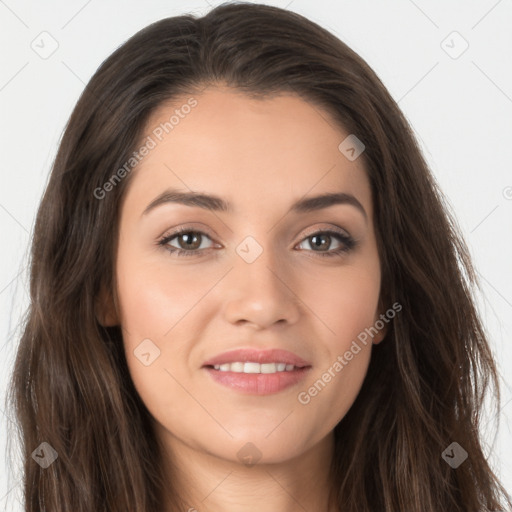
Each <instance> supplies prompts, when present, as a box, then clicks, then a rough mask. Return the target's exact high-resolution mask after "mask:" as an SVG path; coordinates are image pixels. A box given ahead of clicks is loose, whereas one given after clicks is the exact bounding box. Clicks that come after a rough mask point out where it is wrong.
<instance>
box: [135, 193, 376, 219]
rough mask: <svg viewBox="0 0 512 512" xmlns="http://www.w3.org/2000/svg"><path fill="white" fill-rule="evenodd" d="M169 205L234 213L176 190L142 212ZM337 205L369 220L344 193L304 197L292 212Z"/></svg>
mask: <svg viewBox="0 0 512 512" xmlns="http://www.w3.org/2000/svg"><path fill="white" fill-rule="evenodd" d="M167 203H178V204H183V205H185V206H192V207H197V208H203V209H205V210H209V211H213V212H225V213H231V212H233V207H232V205H231V204H230V203H229V202H227V201H225V200H224V199H222V198H221V197H218V196H214V195H209V194H203V193H201V192H180V191H179V190H176V189H167V190H165V191H164V192H162V193H161V194H160V195H159V196H157V197H156V198H155V199H153V201H151V203H149V205H148V206H147V207H146V209H145V210H144V211H143V212H142V216H144V215H147V214H148V213H149V212H150V211H151V210H153V209H155V208H156V207H157V206H161V205H163V204H167ZM337 204H348V205H351V206H354V207H355V208H357V209H358V210H359V211H360V212H361V213H362V214H363V216H364V218H365V220H367V219H368V217H367V214H366V210H365V209H364V208H363V205H362V204H361V203H360V202H359V201H358V200H357V199H356V198H355V197H354V196H353V195H352V194H347V193H344V192H338V193H326V194H320V195H317V196H311V197H303V198H301V199H299V200H298V201H296V202H295V203H293V204H292V206H291V208H290V211H291V212H293V213H308V212H312V211H316V210H322V209H323V208H328V207H329V206H333V205H337Z"/></svg>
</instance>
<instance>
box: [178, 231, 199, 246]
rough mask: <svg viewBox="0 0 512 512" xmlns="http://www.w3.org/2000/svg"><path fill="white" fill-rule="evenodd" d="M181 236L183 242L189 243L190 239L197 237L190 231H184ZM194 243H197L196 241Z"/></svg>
mask: <svg viewBox="0 0 512 512" xmlns="http://www.w3.org/2000/svg"><path fill="white" fill-rule="evenodd" d="M181 236H182V238H183V239H184V240H185V244H191V243H193V242H192V240H193V239H194V238H196V239H197V238H198V237H197V236H195V235H193V234H190V233H184V234H182V235H181ZM195 245H197V242H196V244H195ZM189 248H190V245H189Z"/></svg>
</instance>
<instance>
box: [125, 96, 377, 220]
mask: <svg viewBox="0 0 512 512" xmlns="http://www.w3.org/2000/svg"><path fill="white" fill-rule="evenodd" d="M191 105H193V106H191ZM348 135H349V133H348V132H346V131H345V130H344V129H343V128H342V127H341V126H340V125H339V124H338V123H336V122H335V121H334V119H333V118H332V117H331V116H330V115H329V114H328V112H326V111H325V110H323V109H321V108H320V107H318V106H316V105H314V104H312V103H310V102H307V101H305V100H304V99H302V98H300V97H299V96H296V95H292V94H280V95H277V96H273V97H267V98H265V99H254V98H251V97H249V96H247V95H246V94H244V93H242V92H240V91H236V90H234V89H231V88H227V87H212V88H208V89H206V90H205V91H203V92H201V93H200V94H194V95H190V96H186V95H184V96H180V97H179V98H175V99H174V100H173V101H172V102H168V103H165V104H162V105H161V106H160V107H159V108H158V109H156V110H155V112H154V113H153V114H152V116H151V117H150V119H149V120H148V122H147V124H146V127H145V130H144V134H143V137H144V140H146V141H148V140H150V139H151V141H152V144H151V146H153V147H152V149H150V151H149V152H148V153H147V154H146V155H145V156H144V157H143V158H142V159H141V160H140V162H139V163H138V165H137V166H136V167H135V168H134V170H133V171H132V172H133V174H134V176H132V183H131V185H130V190H129V192H128V195H130V194H133V189H136V191H137V192H138V195H139V196H140V195H141V194H142V195H144V196H145V197H146V198H151V197H150V196H155V195H156V194H158V193H161V192H162V188H163V187H166V186H169V187H174V188H176V187H178V188H181V189H183V190H184V191H187V190H199V191H207V192H209V193H212V194H215V195H219V196H223V197H225V198H226V199H227V200H228V201H229V202H230V203H232V204H233V205H234V206H235V210H236V208H237V206H240V205H242V206H243V205H245V206H247V207H248V208H249V207H250V206H251V205H252V206H253V207H254V208H257V207H258V205H259V207H260V208H261V202H262V201H263V200H264V201H265V202H266V203H268V202H275V203H282V202H283V201H285V200H286V201H287V202H288V199H287V198H290V201H292V200H296V199H298V198H300V197H302V196H304V195H316V194H320V193H323V192H332V191H339V192H347V193H351V194H354V195H356V196H357V197H358V199H359V201H360V202H362V203H363V205H364V206H365V208H366V210H367V212H368V213H369V214H370V213H371V193H370V188H369V182H368V179H367V175H366V171H365V169H364V165H363V160H362V158H358V159H356V160H354V161H350V160H349V159H347V158H346V156H345V155H344V154H343V153H342V152H341V151H340V150H339V148H338V147H339V145H340V143H342V141H343V140H344V139H345V138H346V137H347V136H348ZM128 199H129V198H126V200H128Z"/></svg>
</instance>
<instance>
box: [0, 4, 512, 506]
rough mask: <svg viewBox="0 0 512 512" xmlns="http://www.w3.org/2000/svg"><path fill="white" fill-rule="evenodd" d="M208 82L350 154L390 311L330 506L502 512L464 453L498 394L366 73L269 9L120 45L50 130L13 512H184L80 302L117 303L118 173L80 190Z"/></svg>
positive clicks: (487, 474) (423, 197)
mask: <svg viewBox="0 0 512 512" xmlns="http://www.w3.org/2000/svg"><path fill="white" fill-rule="evenodd" d="M220 83H222V84H227V85H228V86H230V87H232V88H233V89H234V90H238V91H242V92H244V93H246V94H248V95H251V96H258V97H262V98H264V97H268V96H271V95H272V94H277V93H290V94H297V95H299V96H300V97H302V98H303V99H304V100H305V101H308V102H311V103H312V104H314V105H316V106H318V107H319V108H323V109H325V111H327V112H329V113H330V114H331V115H332V116H333V119H334V120H335V121H336V122H337V123H339V126H340V127H342V128H343V129H344V130H346V131H347V132H348V133H351V134H356V136H357V137H358V138H359V139H360V140H361V141H362V142H363V143H364V145H365V151H364V153H363V154H362V156H361V158H363V161H364V166H365V169H366V171H367V174H368V179H369V181H370V184H371V190H372V197H373V203H374V224H375V227H376V237H377V243H378V250H379V255H380V258H381V268H382V283H381V290H382V297H381V303H382V304H384V305H390V304H393V303H395V302H398V303H399V304H401V305H402V310H401V312H400V314H399V315H397V316H396V317H395V318H394V319H393V322H392V323H391V326H390V329H389V331H388V333H387V335H386V338H385V340H384V341H383V342H382V343H380V344H379V345H376V346H374V348H373V349H372V357H371V361H370V366H369V368H368V373H367V376H366V379H365V381H364V384H363V387H362V389H361V390H360V393H359V395H358V396H357V398H356V400H355V402H354V404H353V406H352V407H351V408H350V410H349V411H348V413H347V414H346V416H345V417H344V418H343V419H342V420H341V422H340V423H339V424H338V425H337V426H336V428H335V454H334V458H333V464H332V472H331V475H332V489H333V491H332V497H333V499H334V502H335V503H336V504H337V506H338V508H339V509H340V510H343V511H344V512H370V511H371V512H375V511H379V512H397V511H407V512H420V511H421V512H434V511H435V512H438V511H440V510H443V511H445V510H450V511H452V512H456V511H458V512H462V511H464V512H468V511H471V512H476V511H480V510H484V509H485V510H498V509H501V508H503V507H504V505H507V506H511V507H512V501H511V499H510V496H508V495H507V493H506V491H505V489H504V488H503V486H502V485H501V484H500V482H499V480H498V478H497V477H496V476H495V475H494V473H493V471H492V470H491V468H490V466H489V464H488V462H487V460H486V458H485V455H484V453H483V450H482V445H481V441H480V434H479V412H480V410H481V406H482V401H483V399H484V395H485V394H486V390H487V388H488V385H489V384H490V383H492V384H493V388H494V389H495V391H496V392H495V394H494V395H493V398H495V399H496V400H497V401H498V403H499V401H500V393H499V379H498V376H497V369H496V366H495V362H494V360H493V356H492V353H491V350H490V347H489V343H488V339H487V334H486V333H485V332H484V328H483V325H482V323H481V320H480V318H479V315H478V312H477V309H476V308H475V297H474V295H473V293H474V289H475V287H476V286H478V282H477V279H476V276H475V271H474V269H473V267H472V263H471V261H470V256H469V252H468V249H467V247H466V245H465V243H464V241H463V239H462V237H461V235H460V233H459V230H458V228H457V224H456V221H455V219H454V216H453V214H452V213H450V208H449V206H448V203H447V201H446V199H445V198H444V197H443V195H442V193H441V192H440V190H439V188H438V186H437V184H436V182H435V180H434V178H433V176H432V174H431V172H430V170H429V169H428V166H427V164H426V162H425V160H424V158H423V156H422V154H421V152H420V149H419V147H418V145H417V142H416V140H415V138H414V135H413V132H412V130H411V128H410V126H409V125H408V123H407V121H406V119H405V118H404V116H403V114H402V113H401V111H400V109H399V107H398V106H397V104H396V102H395V101H394V100H393V98H392V97H391V96H390V94H389V93H388V91H387V90H386V88H385V87H384V85H383V84H382V83H381V81H380V80H379V78H378V77H377V76H376V74H375V73H374V72H373V71H372V69H371V68H370V67H369V66H368V65H367V64H366V63H365V62H364V61H363V60H362V59H361V57H359V56H358V55H357V54H356V53H355V52H354V51H352V50H351V49H350V48H349V47H347V46H346V45H345V44H344V43H343V42H341V41H340V40H339V39H337V38H336V37H335V36H333V35H332V34H331V33H329V32H328V31H326V30H324V29H323V28H321V27H320V26H318V25H316V24H314V23H312V22H311V21H309V20H307V19H305V18H304V17H302V16H300V15H298V14H295V13H293V12H289V11H286V10H283V9H280V8H277V7H271V6H265V5H259V4H245V3H231V4H223V5H221V6H219V7H216V8H215V9H213V10H211V11H210V12H209V13H208V14H207V15H206V16H204V17H201V18H195V17H193V16H191V15H186V16H178V17H172V18H167V19H163V20H161V21H158V22H156V23H153V24H152V25H150V26H148V27H146V28H144V29H143V30H141V31H140V32H138V33H137V34H135V35H134V36H133V37H131V38H130V39H129V40H128V41H127V42H125V43H124V44H123V45H122V46H120V47H119V48H118V49H117V50H116V51H115V52H114V53H113V54H112V55H111V56H110V57H109V58H108V59H106V60H105V62H104V63H103V64H102V65H101V66H100V68H99V69H98V70H97V72H96V73H95V74H94V76H93V77H92V79H91V80H90V82H89V83H88V85H87V86H86V88H85V90H84V91H83V94H82V96H81V97H80V99H79V101H78V103H77V105H76V107H75V109H74V111H73V113H72V115H71V117H70V119H69V122H68V124H67V126H66V129H65V132H64V134H63V137H62V140H61V143H60V147H59V150H58V153H57V156H56V159H55V162H54V164H53V168H52V171H51V176H50V180H49V183H48V185H47V188H46V190H45V193H44V197H43V198H42V201H41V204H40V207H39V210H38V213H37V218H36V224H35V229H34V238H33V242H32V247H31V262H30V263H31V274H30V305H29V309H28V312H27V314H26V321H25V323H24V325H23V333H22V336H21V340H20V345H19V349H18V351H17V357H16V361H15V367H14V370H13V374H12V381H11V386H10V388H9V395H8V397H9V405H12V407H13V410H14V414H15V417H16V420H17V423H18V430H17V432H16V433H17V434H18V436H19V439H20V442H21V447H22V455H23V464H24V466H23V489H24V493H25V510H26V511H27V512H36V511H37V512H39V511H41V510H46V511H52V512H57V511H73V512H85V511H87V512H92V511H94V512H97V511H109V512H118V511H119V512H120V511H123V512H126V511H127V510H137V511H151V512H153V511H156V510H161V509H162V506H163V505H162V503H163V501H162V500H163V496H164V491H168V490H169V489H171V490H173V491H174V494H173V496H174V501H173V506H174V507H175V508H176V510H178V509H180V510H186V505H185V504H183V503H182V502H181V501H180V498H179V495H178V493H177V492H176V489H173V487H172V478H171V481H170V482H169V481H166V480H165V477H164V472H163V467H164V466H163V463H164V461H163V460H162V455H161V453H162V450H161V446H159V444H158V442H157V440H156V437H155V436H154V433H153V430H152V427H151V422H150V415H149V412H148V410H147V409H146V407H145V406H144V403H143V402H142V401H141V399H140V397H139V396H138V394H137V392H136V390H135V388H134V386H133V383H132V381H131V378H130V374H129V372H128V367H127V363H126V359H125V355H124V351H123V339H122V330H121V327H108V328H105V327H102V325H100V324H99V323H98V320H97V317H96V309H95V307H96V303H97V298H98V296H99V294H100V290H102V289H103V288H106V289H107V290H110V291H111V292H112V294H113V296H114V299H115V300H117V299H116V280H115V254H116V248H117V235H118V226H119V214H120V205H121V201H122V198H123V191H125V189H126V186H127V184H128V183H129V182H130V178H131V176H132V174H131V173H130V172H127V173H126V174H127V175H126V177H124V178H123V179H121V180H119V181H118V182H115V183H114V185H113V186H112V187H109V191H108V193H105V194H98V193H96V194H95V191H97V190H99V189H102V187H104V184H105V183H106V182H108V181H109V180H111V178H112V175H113V174H114V173H115V172H116V170H118V169H120V168H121V167H122V166H123V165H124V164H125V163H126V162H127V161H128V160H129V159H130V157H131V156H132V154H133V152H134V151H135V150H136V149H137V147H138V145H139V144H140V141H141V137H142V136H143V134H144V129H145V127H146V123H147V121H148V118H149V116H150V115H151V114H152V113H153V112H154V111H155V109H156V108H158V107H159V106H160V105H161V104H162V103H163V102H166V101H169V100H173V99H175V98H177V97H178V95H180V96H183V95H188V96H191V95H193V94H196V93H197V94H199V93H200V91H201V90H203V89H204V88H205V87H206V86H207V85H215V84H220ZM111 183H112V182H111ZM103 190H104V189H103ZM100 195H101V196H102V197H98V196H100ZM454 442H456V443H458V445H460V447H461V448H462V449H464V450H465V452H467V454H468V458H467V459H466V460H465V461H464V462H462V463H461V464H460V465H458V467H456V468H454V467H452V466H451V465H450V464H448V463H447V461H446V458H445V457H443V456H442V453H443V452H444V451H445V449H447V448H448V447H449V446H450V445H452V443H454ZM41 443H47V445H41ZM50 447H51V449H53V450H54V451H55V452H56V453H57V455H58V456H57V459H56V460H54V461H53V463H50V464H49V465H48V467H46V468H43V467H42V466H41V465H40V464H37V463H36V458H37V457H35V456H34V452H35V451H36V452H37V450H39V452H37V453H36V456H37V454H39V457H42V458H44V457H50V456H51V454H52V453H53V452H52V451H51V449H50ZM41 450H42V451H41ZM48 460H49V459H48ZM176 470H178V468H176ZM503 500H506V501H505V502H504V501H503Z"/></svg>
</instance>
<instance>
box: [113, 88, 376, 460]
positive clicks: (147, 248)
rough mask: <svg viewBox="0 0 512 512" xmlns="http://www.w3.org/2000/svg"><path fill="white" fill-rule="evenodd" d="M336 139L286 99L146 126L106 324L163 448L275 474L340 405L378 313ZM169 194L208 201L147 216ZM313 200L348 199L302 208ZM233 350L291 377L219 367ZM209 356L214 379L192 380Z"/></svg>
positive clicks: (357, 166) (357, 200) (359, 374)
mask: <svg viewBox="0 0 512 512" xmlns="http://www.w3.org/2000/svg"><path fill="white" fill-rule="evenodd" d="M194 100H195V101H194ZM186 105H188V107H187V106H186ZM173 115H174V117H173V118H172V120H170V118H171V116H173ZM166 123H167V124H166ZM348 135H349V133H345V132H343V131H342V130H341V129H340V128H339V127H338V126H337V125H335V123H334V121H333V120H332V119H331V118H330V117H329V116H328V115H327V114H326V113H325V112H324V111H321V110H319V109H318V108H316V107H314V106H312V105H311V104H309V103H306V102H305V101H303V100H301V99H299V98H298V97H295V96H291V95H285V96H280V97H275V98H274V99H267V100H263V101H261V100H253V99H249V98H248V97H246V96H244V95H243V94H242V93H238V92H234V91H233V90H232V89H227V88H209V89H206V90H205V91H203V92H202V93H201V94H200V95H196V96H194V99H193V100H192V99H190V98H187V97H185V98H183V100H180V101H178V102H176V101H175V102H173V104H172V106H168V105H166V106H162V107H160V109H159V110H158V111H157V112H156V113H155V114H154V115H153V117H152V118H151V120H150V122H149V124H148V126H147V131H146V139H145V141H144V142H145V145H146V151H144V150H142V151H140V152H139V153H140V157H141V160H140V162H139V163H138V164H137V165H136V167H135V168H134V169H133V171H131V172H132V173H133V174H134V175H133V176H131V178H132V179H133V181H132V182H131V183H130V186H129V187H128V189H127V193H126V195H125V198H124V201H123V204H122V210H121V224H120V238H119V245H118V253H117V269H116V272H117V282H118V295H119V301H120V305H119V311H118V313H119V314H118V316H116V314H115V313H112V314H110V315H109V316H108V318H106V319H105V323H106V324H108V323H110V324H114V323H120V324H121V326H122V328H123V337H124V344H125V350H126V358H127V361H128V365H129V370H130V373H131V376H132V379H133V382H134V384H135V387H136V389H137V391H138V393H139V395H140V397H141V399H142V400H143V401H144V403H145V404H146V406H147V408H148V410H149V412H150V413H151V415H152V416H153V418H154V420H155V425H156V428H157V432H158V433H159V435H160V436H161V437H162V439H166V440H167V442H168V444H169V446H174V447H178V446H181V447H187V448H189V449H193V450H197V451H200V452H206V453H208V454H210V455H214V456H216V457H219V458H223V459H226V460H232V461H235V462H236V461H240V462H247V461H248V460H254V462H257V461H258V460H259V461H260V462H277V461H284V460H287V459H290V458H292V457H295V456H298V455H300V454H301V453H304V452H306V451H307V450H309V449H310V448H312V447H313V446H314V445H315V444H317V443H319V442H320V441H322V440H323V439H325V438H326V436H327V435H328V434H329V433H331V431H332V429H333V428H334V427H335V425H336V424H337V423H338V422H339V421H340V420H341V419H342V418H343V416H344V415H345V414H346V413H347V411H348V409H349V408H350V407H351V405H352V404H353V402H354V400H355V398H356V396H357V394H358V392H359V390H360V388H361V385H362V382H363V380H364V377H365V374H366V370H367V367H368V363H369V359H370V354H371V347H372V343H377V342H379V341H380V340H381V339H382V337H383V333H384V331H380V332H379V334H378V335H376V336H375V337H374V338H373V339H372V337H371V336H368V334H366V335H365V334H364V333H368V331H365V329H368V328H370V327H372V326H374V324H375V323H376V321H377V320H378V319H379V314H380V313H381V311H378V300H379V292H380V278H381V274H380V265H379V257H378V252H377V247H376V239H375V233H374V226H373V223H372V217H373V212H372V201H371V192H370V186H369V182H368V178H367V176H366V174H365V170H364V168H363V164H362V158H355V159H354V156H357V152H356V153H354V152H352V151H350V149H349V148H350V139H349V140H348V141H345V142H344V144H343V145H342V146H341V149H339V146H340V144H341V143H342V142H343V141H344V140H345V139H346V137H347V136H348ZM147 137H149V138H147ZM358 149H359V148H358V147H356V151H357V150H358ZM143 153H144V154H143ZM349 157H350V158H349ZM171 189H172V190H173V192H174V197H175V198H176V197H177V194H185V193H186V194H192V193H197V194H199V193H200V194H204V195H208V196H215V197H216V198H219V199H217V200H208V201H206V200H204V199H202V200H195V201H190V200H189V201H188V204H184V203H183V202H178V201H170V200H168V201H165V200H161V201H158V204H155V203H154V202H155V200H156V198H159V197H160V198H161V197H162V196H161V195H162V194H164V193H166V192H167V193H169V197H167V199H172V194H171V193H170V190H171ZM324 194H346V196H344V197H345V198H346V197H349V199H348V200H343V196H342V197H341V199H342V200H340V201H332V202H328V203H325V202H323V201H317V202H314V201H311V202H307V203H305V201H306V200H308V199H310V198H313V197H316V196H321V195H324ZM350 198H352V199H350ZM164 199H165V198H164ZM221 201H222V202H223V203H226V204H227V205H228V206H229V208H226V209H224V208H220V202H221ZM192 203H193V204H192ZM297 204H298V205H301V204H302V205H303V206H302V207H294V205H297ZM150 205H153V206H150ZM358 205H359V206H358ZM178 228H184V229H185V234H182V235H179V234H178V235H175V233H176V230H177V229H178ZM325 231H330V232H332V233H330V234H326V233H325ZM172 249H174V250H181V251H183V255H177V252H174V253H172V252H170V250H172ZM363 338H365V339H366V343H362V342H361V341H362V339H363ZM354 342H355V345H354ZM356 347H358V348H359V350H358V349H357V348H356ZM238 349H251V350H255V351H269V350H271V349H276V350H282V351H288V352H290V353H291V355H290V354H288V356H290V357H292V358H293V357H296V358H300V359H301V361H302V363H301V364H299V363H297V364H296V365H295V367H294V369H292V370H291V371H290V370H289V369H290V368H291V367H290V366H289V367H288V368H289V369H288V370H286V367H285V369H284V371H282V363H283V362H284V363H287V364H292V363H290V361H292V360H291V359H290V360H287V355H285V354H284V353H273V354H272V353H270V354H267V355H269V359H259V358H260V357H261V354H259V353H257V354H252V355H251V354H249V355H247V354H245V357H244V354H235V355H234V356H233V357H232V358H231V359H230V358H228V357H226V356H223V355H222V354H224V353H226V352H228V351H233V350H238ZM345 354H347V355H346V356H345ZM350 354H351V355H350ZM217 357H219V358H220V359H217V361H216V362H217V363H219V364H220V363H222V361H224V365H223V366H222V367H221V368H219V369H215V367H210V366H205V364H206V363H207V362H209V361H210V362H211V360H212V359H213V358H217ZM226 360H227V361H226ZM229 361H231V362H232V363H234V364H233V365H229V364H227V363H228V362H229ZM237 362H238V363H240V364H237ZM251 362H252V363H263V364H261V365H259V364H250V363H251ZM272 362H273V363H275V364H272ZM245 363H248V364H245ZM280 363H281V364H280ZM304 364H306V366H305V367H304V366H303V365H304ZM297 366H303V367H302V369H299V368H297ZM340 368H341V369H340ZM226 369H227V370H228V371H223V370H226ZM258 371H259V372H260V373H251V372H258ZM246 372H248V373H246ZM261 372H263V373H261ZM266 372H269V373H266ZM329 377H330V378H329ZM248 443H249V444H248ZM251 457H252V458H251Z"/></svg>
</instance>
